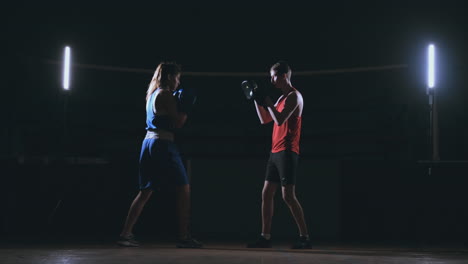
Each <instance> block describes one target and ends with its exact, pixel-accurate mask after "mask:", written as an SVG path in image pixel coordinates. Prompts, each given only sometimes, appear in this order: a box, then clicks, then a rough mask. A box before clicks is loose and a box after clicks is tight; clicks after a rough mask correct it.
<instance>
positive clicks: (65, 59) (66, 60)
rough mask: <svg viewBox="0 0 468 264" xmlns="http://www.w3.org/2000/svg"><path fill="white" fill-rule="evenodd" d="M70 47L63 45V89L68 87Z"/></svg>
mask: <svg viewBox="0 0 468 264" xmlns="http://www.w3.org/2000/svg"><path fill="white" fill-rule="evenodd" d="M70 53H71V52H70V47H68V46H67V47H65V52H64V55H63V89H64V90H69V89H70V63H71V54H70Z"/></svg>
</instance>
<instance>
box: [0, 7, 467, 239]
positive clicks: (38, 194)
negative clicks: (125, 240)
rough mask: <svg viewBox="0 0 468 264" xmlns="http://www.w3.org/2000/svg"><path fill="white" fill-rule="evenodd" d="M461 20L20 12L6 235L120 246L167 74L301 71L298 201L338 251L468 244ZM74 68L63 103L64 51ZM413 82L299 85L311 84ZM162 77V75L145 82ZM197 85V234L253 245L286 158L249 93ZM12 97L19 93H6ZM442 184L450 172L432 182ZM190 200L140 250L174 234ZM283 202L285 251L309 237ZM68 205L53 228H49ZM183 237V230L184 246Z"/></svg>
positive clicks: (2, 150)
mask: <svg viewBox="0 0 468 264" xmlns="http://www.w3.org/2000/svg"><path fill="white" fill-rule="evenodd" d="M465 10H466V4H463V3H462V1H459V2H448V1H444V2H436V1H432V2H431V1H424V2H423V1H416V2H413V1H412V2H407V3H406V2H398V1H392V2H391V3H390V2H383V1H375V2H356V1H349V2H345V1H341V2H340V1H329V2H327V3H323V2H310V3H307V4H305V3H302V4H299V3H294V2H289V1H288V2H265V3H256V4H253V3H252V2H234V1H229V2H223V1H219V2H192V3H184V2H177V1H174V2H170V3H168V2H161V1H152V2H151V3H145V2H135V1H129V2H125V3H123V2H108V3H98V1H96V2H95V3H86V4H84V3H82V2H40V3H39V2H38V3H35V2H28V1H17V2H16V3H15V4H14V5H13V4H9V5H6V6H5V8H4V10H3V11H5V15H4V16H3V17H4V18H5V19H6V22H5V23H3V25H5V30H4V31H3V32H4V33H3V34H2V35H3V37H2V38H3V41H2V44H3V45H2V46H3V47H4V49H3V51H4V52H3V56H2V57H3V58H4V61H3V67H2V68H3V71H2V72H3V73H4V80H3V81H2V93H1V94H2V95H1V96H0V98H1V102H0V103H1V109H0V110H1V118H2V121H1V130H0V133H1V137H0V146H1V147H0V157H1V167H0V175H1V179H2V184H1V186H2V192H1V195H2V197H1V199H0V200H1V206H2V207H1V212H2V213H1V221H2V222H1V226H0V233H1V234H4V235H12V236H15V235H19V234H21V235H24V234H26V235H36V234H50V233H54V234H57V233H58V234H75V235H76V234H80V235H116V234H118V233H119V231H120V228H121V225H122V223H123V221H124V218H125V216H126V213H127V210H128V206H129V205H130V203H131V201H132V199H133V198H134V196H135V194H136V193H137V162H138V154H139V149H140V144H141V141H142V139H143V137H144V134H145V131H144V126H145V123H144V122H145V116H144V115H145V109H144V106H145V104H144V98H145V92H146V88H147V85H148V83H149V81H150V80H151V77H152V71H153V70H154V69H155V68H156V66H157V64H158V63H159V62H161V61H162V60H174V61H176V62H178V63H180V64H182V67H183V70H184V71H186V72H265V77H264V78H261V77H257V78H256V79H257V81H258V82H259V83H261V84H265V83H268V70H269V67H270V66H271V65H272V64H273V63H275V62H276V61H278V60H287V61H288V62H289V63H290V64H291V66H292V68H293V77H292V83H293V85H295V86H296V87H297V88H298V89H299V90H300V91H301V93H302V94H303V96H304V100H305V107H304V112H303V131H302V141H301V142H302V145H301V156H302V158H301V163H300V175H299V180H298V186H297V192H298V197H299V199H300V200H301V202H302V204H303V207H304V209H305V213H306V218H307V221H308V224H309V227H310V233H311V235H312V237H314V238H315V239H316V240H328V241H342V240H343V241H344V240H349V241H367V240H371V241H406V242H413V241H416V242H421V241H424V242H445V241H448V242H450V241H460V240H465V239H466V237H467V235H468V228H467V226H466V223H467V222H468V221H467V220H468V212H467V208H466V200H467V199H466V198H467V197H466V196H467V195H466V191H465V186H466V185H467V183H468V180H467V177H468V173H467V172H468V170H467V167H468V165H467V163H464V162H463V161H466V160H468V154H467V153H468V152H467V150H468V136H467V135H468V122H466V120H467V118H468V116H467V111H466V105H465V103H466V102H467V100H468V92H467V87H466V81H467V77H466V76H467V75H466V71H467V63H466V61H467V57H468V53H467V50H466V47H467V46H468V38H467V34H466V29H467V26H468V18H467V17H466V15H465ZM429 43H434V44H435V45H436V47H437V56H438V57H437V63H438V64H437V65H438V66H437V74H438V75H437V87H436V89H437V99H438V103H439V110H438V111H439V131H440V137H439V139H440V156H441V159H442V162H439V163H437V164H435V165H432V164H431V163H428V162H425V161H427V160H429V159H430V146H429V145H428V139H429V138H428V128H429V108H428V103H427V102H428V97H427V95H426V88H425V71H426V70H425V69H426V68H425V67H426V62H425V59H426V57H425V56H426V47H427V45H428V44H429ZM65 45H69V46H71V47H72V60H73V62H74V63H80V64H88V65H98V66H99V65H100V66H111V67H122V68H129V69H140V70H136V71H116V70H104V69H93V68H89V67H88V68H86V67H78V66H75V67H73V72H72V86H71V90H70V91H69V92H68V93H65V92H64V91H62V90H61V65H60V64H56V63H54V61H55V62H58V61H60V60H61V57H62V52H63V47H64V46H65ZM384 65H406V67H403V68H396V69H390V70H381V71H364V72H352V73H350V72H348V73H335V74H321V75H319V74H317V75H311V76H294V72H297V71H314V70H334V69H346V68H356V67H372V66H384ZM145 70H147V71H145ZM248 78H249V77H245V76H241V75H240V76H238V77H211V76H208V77H196V76H190V75H189V76H182V79H181V81H182V86H184V87H195V88H196V89H197V92H198V100H197V104H196V107H195V109H194V111H193V113H192V115H191V116H190V119H189V121H188V123H187V124H186V126H185V127H184V128H183V129H181V130H180V131H179V132H178V134H177V141H178V143H179V146H180V150H181V152H182V154H183V156H184V159H185V160H186V162H187V167H188V168H190V172H191V177H192V186H193V193H192V198H193V210H192V211H193V230H194V232H195V233H197V234H199V235H200V236H201V239H203V237H209V236H211V237H214V238H216V237H226V236H227V237H234V238H248V237H254V236H256V235H257V234H258V233H259V232H260V229H259V228H260V198H261V197H260V192H261V188H262V184H263V175H264V166H265V163H266V159H267V156H268V151H269V148H270V140H271V138H270V137H271V124H270V125H266V126H261V125H260V124H259V122H258V119H257V116H256V113H255V109H254V107H253V104H252V103H251V102H248V101H247V100H245V98H244V96H243V93H242V91H241V89H240V83H241V81H242V80H244V79H248ZM5 80H6V81H5ZM428 167H433V170H432V174H431V175H428ZM172 195H173V193H172V192H171V190H161V192H159V193H157V194H155V197H154V198H153V199H152V200H151V201H150V204H148V205H147V208H146V210H145V211H144V213H143V216H142V218H141V220H140V222H139V223H138V225H137V227H136V232H137V234H148V235H149V236H154V237H158V236H164V235H167V236H170V235H172V234H173V233H174V232H173V231H175V225H174V221H173V219H174V218H173V213H174V209H173V199H172ZM280 200H281V199H280V197H279V196H278V197H277V206H278V210H277V211H276V214H275V218H274V226H273V234H274V235H275V236H277V237H285V238H287V237H292V236H295V235H296V232H297V231H296V229H295V225H294V222H293V220H292V217H291V216H290V215H289V212H288V210H287V208H286V207H285V206H284V204H282V203H281V201H280ZM58 201H61V202H60V204H59V206H58V207H57V210H56V211H55V214H54V215H53V218H51V219H50V218H49V217H50V216H51V214H52V212H53V211H54V208H55V207H56V205H57V203H58ZM168 226H169V227H171V228H168Z"/></svg>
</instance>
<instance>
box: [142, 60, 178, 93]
mask: <svg viewBox="0 0 468 264" xmlns="http://www.w3.org/2000/svg"><path fill="white" fill-rule="evenodd" d="M180 72H181V67H180V65H178V64H177V63H175V62H161V63H160V64H159V65H158V67H157V68H156V71H155V72H154V75H153V78H152V79H151V82H150V84H149V85H148V90H147V91H146V101H148V99H149V97H150V96H151V94H153V92H154V91H156V89H158V87H161V86H164V85H166V84H167V81H168V80H169V76H171V75H172V76H176V75H178V74H180Z"/></svg>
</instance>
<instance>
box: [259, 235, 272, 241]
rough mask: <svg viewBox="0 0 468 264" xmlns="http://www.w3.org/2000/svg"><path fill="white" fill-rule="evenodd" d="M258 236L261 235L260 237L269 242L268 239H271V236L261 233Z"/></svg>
mask: <svg viewBox="0 0 468 264" xmlns="http://www.w3.org/2000/svg"><path fill="white" fill-rule="evenodd" d="M260 235H261V236H262V237H264V238H265V239H266V240H270V238H271V234H263V233H261V234H260Z"/></svg>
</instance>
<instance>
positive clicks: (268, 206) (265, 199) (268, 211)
mask: <svg viewBox="0 0 468 264" xmlns="http://www.w3.org/2000/svg"><path fill="white" fill-rule="evenodd" d="M277 189H278V183H276V182H271V181H265V184H264V185H263V191H262V233H263V234H268V235H269V234H271V222H272V219H273V212H274V198H275V193H276V190H277Z"/></svg>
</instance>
